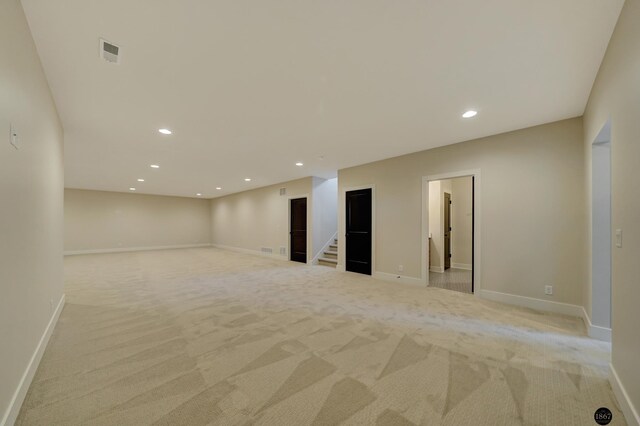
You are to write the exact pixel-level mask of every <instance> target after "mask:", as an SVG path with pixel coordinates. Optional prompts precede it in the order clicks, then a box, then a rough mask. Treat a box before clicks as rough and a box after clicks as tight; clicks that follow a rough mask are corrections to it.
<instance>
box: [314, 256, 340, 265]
mask: <svg viewBox="0 0 640 426" xmlns="http://www.w3.org/2000/svg"><path fill="white" fill-rule="evenodd" d="M318 261H320V262H327V263H336V264H337V263H338V259H331V258H329V257H321V258H319V259H318Z"/></svg>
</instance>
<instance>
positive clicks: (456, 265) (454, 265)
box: [451, 262, 473, 271]
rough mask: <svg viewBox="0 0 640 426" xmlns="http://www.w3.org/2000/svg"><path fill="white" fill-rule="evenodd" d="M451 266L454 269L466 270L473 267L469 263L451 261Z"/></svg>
mask: <svg viewBox="0 0 640 426" xmlns="http://www.w3.org/2000/svg"><path fill="white" fill-rule="evenodd" d="M451 267H452V268H456V269H465V270H467V271H471V270H473V267H472V266H471V264H469V263H455V262H451Z"/></svg>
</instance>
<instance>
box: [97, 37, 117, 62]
mask: <svg viewBox="0 0 640 426" xmlns="http://www.w3.org/2000/svg"><path fill="white" fill-rule="evenodd" d="M100 57H101V58H102V59H104V60H105V61H107V62H111V63H114V64H119V63H120V47H119V46H116V45H115V44H113V43H109V42H108V41H107V40H105V39H102V38H101V39H100Z"/></svg>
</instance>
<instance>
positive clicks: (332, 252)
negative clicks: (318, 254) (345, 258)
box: [324, 250, 338, 256]
mask: <svg viewBox="0 0 640 426" xmlns="http://www.w3.org/2000/svg"><path fill="white" fill-rule="evenodd" d="M324 254H333V255H335V256H337V255H338V251H337V250H326V251H325V252H324Z"/></svg>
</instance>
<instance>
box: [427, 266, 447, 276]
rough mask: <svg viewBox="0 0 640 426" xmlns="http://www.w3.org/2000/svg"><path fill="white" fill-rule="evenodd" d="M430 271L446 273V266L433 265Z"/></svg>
mask: <svg viewBox="0 0 640 426" xmlns="http://www.w3.org/2000/svg"><path fill="white" fill-rule="evenodd" d="M429 272H437V273H439V274H444V266H432V267H430V268H429Z"/></svg>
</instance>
